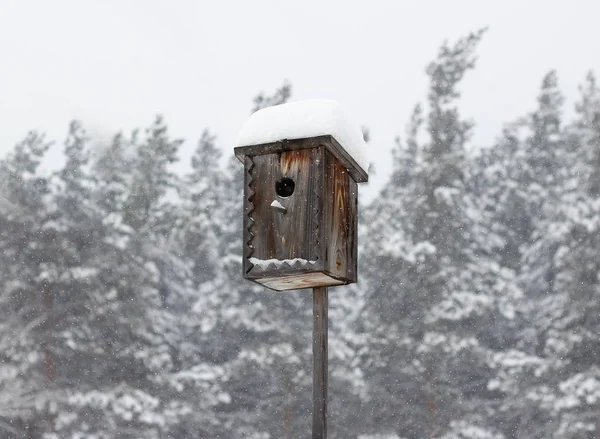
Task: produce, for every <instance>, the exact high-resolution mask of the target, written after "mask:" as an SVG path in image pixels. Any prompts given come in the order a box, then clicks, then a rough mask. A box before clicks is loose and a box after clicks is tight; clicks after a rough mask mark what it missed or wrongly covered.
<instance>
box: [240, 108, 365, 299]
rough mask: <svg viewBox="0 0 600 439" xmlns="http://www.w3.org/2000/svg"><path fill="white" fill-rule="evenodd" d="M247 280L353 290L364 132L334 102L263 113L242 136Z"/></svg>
mask: <svg viewBox="0 0 600 439" xmlns="http://www.w3.org/2000/svg"><path fill="white" fill-rule="evenodd" d="M237 145H238V146H237V147H236V148H235V155H236V157H237V158H238V159H239V160H240V161H241V162H242V163H243V164H244V171H245V177H244V228H243V235H244V239H243V245H244V249H243V258H244V259H243V269H244V273H243V275H244V278H246V279H249V280H251V281H254V282H257V283H260V284H262V285H264V286H266V287H268V288H271V289H274V290H278V291H283V290H291V289H299V288H313V287H321V286H333V285H342V284H349V283H355V282H356V279H357V222H358V191H357V183H361V182H365V181H367V179H368V176H367V172H366V170H367V162H366V160H365V158H364V157H365V148H366V145H365V142H364V140H363V135H362V133H361V131H360V130H359V129H358V127H356V126H355V125H353V124H352V123H350V122H349V121H348V118H347V117H346V116H345V114H344V112H343V111H342V110H341V108H340V107H339V106H338V104H337V103H335V102H333V101H323V100H309V101H300V102H294V103H289V104H283V105H278V106H274V107H269V108H265V109H263V110H260V111H258V112H256V113H254V114H253V115H252V116H251V117H250V118H249V119H248V121H247V122H246V124H245V125H244V126H243V128H242V130H241V131H240V134H239V137H238V142H237Z"/></svg>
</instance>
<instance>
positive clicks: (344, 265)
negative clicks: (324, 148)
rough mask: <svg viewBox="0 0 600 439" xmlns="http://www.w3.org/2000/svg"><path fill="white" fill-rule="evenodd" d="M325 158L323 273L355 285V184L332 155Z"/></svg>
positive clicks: (329, 154) (328, 154)
mask: <svg viewBox="0 0 600 439" xmlns="http://www.w3.org/2000/svg"><path fill="white" fill-rule="evenodd" d="M326 156H327V157H326V171H325V172H326V175H327V177H326V185H325V193H326V194H328V199H327V202H326V203H325V218H324V224H325V227H326V234H327V240H326V246H325V247H326V248H325V254H326V256H325V271H326V273H328V274H330V275H332V276H334V277H336V278H343V279H346V280H347V281H348V282H350V283H351V282H356V249H355V246H356V213H357V205H356V203H357V201H358V199H357V198H356V182H355V181H354V180H353V179H352V178H351V177H350V175H349V174H348V171H347V170H346V168H345V167H344V166H343V165H342V164H341V163H340V162H339V161H338V160H337V158H336V157H335V156H334V155H333V154H331V153H329V152H328V153H327V154H326Z"/></svg>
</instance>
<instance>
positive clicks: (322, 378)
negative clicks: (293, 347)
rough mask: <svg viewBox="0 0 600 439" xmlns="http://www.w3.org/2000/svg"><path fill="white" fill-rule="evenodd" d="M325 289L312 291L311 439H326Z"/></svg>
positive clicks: (326, 334) (326, 355)
mask: <svg viewBox="0 0 600 439" xmlns="http://www.w3.org/2000/svg"><path fill="white" fill-rule="evenodd" d="M327 299H328V298H327V287H319V288H314V289H313V430H312V437H313V439H326V438H327V378H328V377H327V375H328V351H327V341H328V340H327V338H328V337H327V336H328V320H327V319H328V303H327V302H328V300H327Z"/></svg>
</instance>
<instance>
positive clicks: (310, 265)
mask: <svg viewBox="0 0 600 439" xmlns="http://www.w3.org/2000/svg"><path fill="white" fill-rule="evenodd" d="M250 263H251V264H252V269H250V271H249V272H248V273H249V274H251V275H262V274H264V273H268V272H271V271H277V272H280V271H285V270H294V271H297V270H313V269H314V267H315V264H316V261H307V260H304V259H285V260H268V261H260V262H257V261H254V262H253V261H250Z"/></svg>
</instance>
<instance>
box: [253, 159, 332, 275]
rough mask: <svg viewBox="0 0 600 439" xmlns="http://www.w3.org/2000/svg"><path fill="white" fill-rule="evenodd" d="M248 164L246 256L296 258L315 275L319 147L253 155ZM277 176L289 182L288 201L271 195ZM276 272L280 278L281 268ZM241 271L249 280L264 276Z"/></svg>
mask: <svg viewBox="0 0 600 439" xmlns="http://www.w3.org/2000/svg"><path fill="white" fill-rule="evenodd" d="M252 163H253V168H252V171H251V172H250V174H251V179H250V183H249V185H248V187H247V189H248V193H251V194H252V204H253V209H251V210H249V212H250V213H249V215H248V217H247V218H245V221H246V222H247V223H248V224H252V227H251V229H250V230H251V231H252V234H251V236H250V237H251V241H252V242H251V245H252V247H253V251H252V256H253V257H255V258H258V259H263V260H266V259H280V260H282V259H294V258H301V259H305V260H307V261H315V262H316V264H314V265H313V267H312V269H313V271H321V270H322V268H323V255H322V249H321V248H322V245H321V240H320V224H321V223H322V217H323V208H322V200H323V197H322V190H323V180H324V149H323V148H311V149H302V150H292V151H283V152H279V153H275V154H265V155H260V156H255V157H253V158H252ZM283 178H289V179H291V180H292V181H294V183H295V188H294V192H293V194H292V195H290V196H289V197H280V196H278V195H277V193H276V191H275V187H276V183H277V182H278V181H281V179H283ZM246 198H248V197H246ZM274 200H277V201H279V203H281V205H282V206H284V207H285V209H286V212H285V213H282V212H280V211H277V210H274V209H272V208H271V203H272V202H273V201H274ZM245 229H247V227H245ZM246 253H247V254H248V253H249V252H246ZM282 268H283V267H282ZM303 271H306V270H303ZM280 272H281V273H282V274H283V270H281V271H280ZM246 273H248V274H250V277H253V276H254V274H256V275H259V276H261V277H264V276H267V275H268V273H264V270H263V273H260V270H259V271H256V270H254V269H252V267H251V270H250V271H246Z"/></svg>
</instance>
